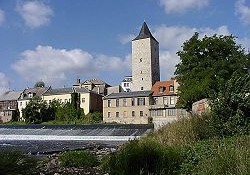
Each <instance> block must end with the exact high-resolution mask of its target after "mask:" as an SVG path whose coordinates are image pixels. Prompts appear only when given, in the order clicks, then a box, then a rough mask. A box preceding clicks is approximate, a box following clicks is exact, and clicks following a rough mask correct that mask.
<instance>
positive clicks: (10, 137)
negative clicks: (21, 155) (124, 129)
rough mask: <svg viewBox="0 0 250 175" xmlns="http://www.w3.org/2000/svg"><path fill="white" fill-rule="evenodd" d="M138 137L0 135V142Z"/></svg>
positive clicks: (116, 139)
mask: <svg viewBox="0 0 250 175" xmlns="http://www.w3.org/2000/svg"><path fill="white" fill-rule="evenodd" d="M138 138H140V136H58V135H0V140H27V141H28V140H62V141H66V140H79V141H128V140H134V139H138Z"/></svg>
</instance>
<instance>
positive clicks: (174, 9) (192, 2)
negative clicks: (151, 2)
mask: <svg viewBox="0 0 250 175" xmlns="http://www.w3.org/2000/svg"><path fill="white" fill-rule="evenodd" d="M160 4H161V5H162V6H164V8H165V11H166V13H184V12H186V11H187V10H190V9H197V8H198V9H200V8H203V7H205V6H207V5H208V4H209V0H182V1H181V2H180V1H178V0H160Z"/></svg>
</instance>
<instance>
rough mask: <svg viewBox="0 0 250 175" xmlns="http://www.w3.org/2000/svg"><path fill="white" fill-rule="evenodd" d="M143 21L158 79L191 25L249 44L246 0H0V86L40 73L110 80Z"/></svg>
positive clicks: (21, 83)
mask: <svg viewBox="0 0 250 175" xmlns="http://www.w3.org/2000/svg"><path fill="white" fill-rule="evenodd" d="M144 21H146V22H147V24H148V26H149V28H150V30H151V31H152V33H153V35H154V36H155V38H156V39H157V40H158V41H159V43H160V64H161V67H160V68H161V80H166V79H168V78H170V77H171V76H173V74H174V70H175V65H176V64H177V63H178V62H179V58H178V57H177V55H176V52H177V51H178V50H181V45H182V43H183V42H184V41H185V40H187V39H189V38H190V37H191V36H192V35H193V34H194V32H199V33H200V34H201V36H204V35H213V34H221V35H230V34H233V35H235V36H237V42H238V44H241V45H242V46H243V47H244V48H246V50H249V49H250V0H74V1H69V0H33V1H30V0H29V1H28V0H0V92H3V91H5V90H8V89H11V90H20V89H23V88H26V87H32V86H33V85H34V83H35V82H37V81H41V80H42V81H44V82H45V83H46V84H47V85H51V86H52V87H63V86H67V87H69V86H71V85H72V84H73V83H74V82H75V80H76V78H81V79H82V80H85V79H89V78H100V79H102V80H104V81H106V82H107V83H109V84H111V85H117V84H119V83H120V81H121V80H122V79H123V77H124V76H125V75H130V74H131V39H133V38H134V37H135V36H136V35H138V33H139V30H140V28H141V25H142V23H143V22H144Z"/></svg>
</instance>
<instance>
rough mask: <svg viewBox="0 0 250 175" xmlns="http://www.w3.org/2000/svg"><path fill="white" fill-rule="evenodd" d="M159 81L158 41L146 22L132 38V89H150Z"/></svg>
mask: <svg viewBox="0 0 250 175" xmlns="http://www.w3.org/2000/svg"><path fill="white" fill-rule="evenodd" d="M156 81H160V66H159V43H158V41H157V40H156V39H155V38H154V37H153V35H152V34H151V32H150V30H149V28H148V26H147V24H146V22H144V23H143V25H142V28H141V31H140V33H139V35H138V36H137V37H136V38H135V39H133V40H132V91H145V90H151V88H152V86H153V84H154V83H155V82H156Z"/></svg>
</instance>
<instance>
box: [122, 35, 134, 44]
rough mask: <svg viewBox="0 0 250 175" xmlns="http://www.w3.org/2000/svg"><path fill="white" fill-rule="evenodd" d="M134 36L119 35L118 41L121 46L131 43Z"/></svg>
mask: <svg viewBox="0 0 250 175" xmlns="http://www.w3.org/2000/svg"><path fill="white" fill-rule="evenodd" d="M135 37H136V36H135V35H133V34H128V35H120V36H119V40H120V42H121V43H122V44H127V43H129V42H131V41H132V39H134V38H135Z"/></svg>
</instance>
